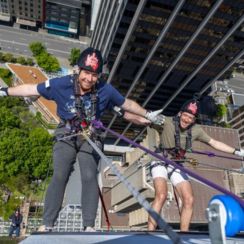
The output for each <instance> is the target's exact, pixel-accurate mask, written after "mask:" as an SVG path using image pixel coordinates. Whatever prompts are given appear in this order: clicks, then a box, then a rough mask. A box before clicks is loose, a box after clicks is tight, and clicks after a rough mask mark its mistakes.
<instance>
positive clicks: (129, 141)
mask: <svg viewBox="0 0 244 244" xmlns="http://www.w3.org/2000/svg"><path fill="white" fill-rule="evenodd" d="M92 125H93V126H94V127H95V128H102V129H103V130H105V131H108V132H110V133H111V134H113V135H115V136H116V137H118V138H119V139H121V140H123V141H126V142H128V143H129V144H131V145H133V146H135V147H138V148H140V149H141V150H143V151H144V152H147V153H148V154H151V155H152V156H154V157H155V158H158V159H160V160H161V161H164V162H166V163H167V164H170V165H172V166H174V167H175V168H176V169H179V170H181V171H183V172H185V173H187V174H188V175H190V176H192V177H193V178H194V179H197V180H199V181H201V182H202V183H205V184H206V185H208V186H210V187H212V188H213V189H215V190H218V191H219V192H222V193H224V194H226V195H230V196H232V197H233V198H234V199H235V200H236V201H237V202H239V204H240V205H241V207H242V208H243V209H244V201H243V200H242V199H241V198H239V197H238V196H236V195H235V194H233V193H232V192H230V191H228V190H226V189H225V188H223V187H221V186H219V185H217V184H215V183H214V182H212V181H210V180H208V179H205V178H204V177H202V176H200V175H198V174H196V173H194V172H193V171H191V170H189V169H187V168H184V167H183V166H181V165H180V164H177V163H175V162H174V161H171V160H169V159H167V158H165V157H163V156H162V155H158V154H157V153H155V152H153V151H151V150H149V149H148V148H146V147H143V146H141V145H140V144H138V143H136V142H134V141H132V140H130V139H128V138H126V137H125V136H123V135H120V134H119V133H117V132H115V131H113V130H111V129H108V128H106V127H104V125H103V124H102V122H101V121H97V120H94V121H92Z"/></svg>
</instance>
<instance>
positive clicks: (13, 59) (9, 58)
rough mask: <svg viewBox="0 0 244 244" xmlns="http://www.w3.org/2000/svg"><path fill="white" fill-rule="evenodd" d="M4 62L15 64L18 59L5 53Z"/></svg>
mask: <svg viewBox="0 0 244 244" xmlns="http://www.w3.org/2000/svg"><path fill="white" fill-rule="evenodd" d="M3 62H10V63H15V62H16V58H15V57H14V56H13V54H12V53H4V54H3Z"/></svg>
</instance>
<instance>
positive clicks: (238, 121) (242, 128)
mask: <svg viewBox="0 0 244 244" xmlns="http://www.w3.org/2000/svg"><path fill="white" fill-rule="evenodd" d="M228 122H229V124H230V125H231V127H232V128H233V129H236V130H237V131H238V134H239V139H240V144H241V147H244V106H241V107H240V108H238V109H236V110H235V111H234V112H233V118H232V119H231V120H230V121H228Z"/></svg>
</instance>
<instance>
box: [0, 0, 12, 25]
mask: <svg viewBox="0 0 244 244" xmlns="http://www.w3.org/2000/svg"><path fill="white" fill-rule="evenodd" d="M10 20H11V13H10V7H9V3H8V1H7V0H0V21H7V22H9V21H10Z"/></svg>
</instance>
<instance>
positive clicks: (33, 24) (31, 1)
mask: <svg viewBox="0 0 244 244" xmlns="http://www.w3.org/2000/svg"><path fill="white" fill-rule="evenodd" d="M96 5H97V4H96ZM96 5H95V6H94V4H93V5H92V1H91V0H66V1H63V0H0V21H4V22H9V23H10V24H14V25H15V26H17V27H20V28H24V29H28V30H38V29H39V28H43V29H47V31H48V33H51V34H56V35H61V36H67V37H73V38H78V37H79V36H80V35H82V36H89V35H90V32H91V30H90V26H91V13H92V6H93V7H94V8H95V7H96ZM95 9H96V8H95ZM96 15H97V12H96V11H95V12H94V11H93V20H94V19H95V17H96Z"/></svg>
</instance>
